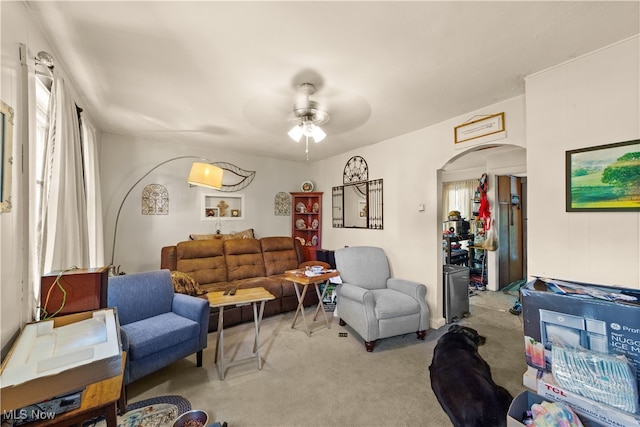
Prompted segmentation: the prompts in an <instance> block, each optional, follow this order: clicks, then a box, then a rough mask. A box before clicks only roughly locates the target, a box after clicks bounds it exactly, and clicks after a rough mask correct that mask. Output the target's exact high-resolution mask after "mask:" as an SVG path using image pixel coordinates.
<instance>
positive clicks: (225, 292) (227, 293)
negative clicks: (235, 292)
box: [222, 289, 230, 295]
mask: <svg viewBox="0 0 640 427" xmlns="http://www.w3.org/2000/svg"><path fill="white" fill-rule="evenodd" d="M229 291H230V289H225V291H224V293H223V294H222V295H229Z"/></svg>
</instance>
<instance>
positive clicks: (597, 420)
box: [538, 374, 640, 427]
mask: <svg viewBox="0 0 640 427" xmlns="http://www.w3.org/2000/svg"><path fill="white" fill-rule="evenodd" d="M538 395H539V396H542V397H543V398H544V399H546V400H549V401H552V402H565V403H566V404H567V405H569V406H570V407H571V409H573V411H574V412H575V413H576V414H577V415H578V417H579V418H580V420H581V421H582V423H583V424H584V425H585V426H588V425H597V426H600V425H601V426H608V427H620V426H624V427H640V418H639V417H638V416H637V415H632V414H629V413H627V412H623V411H620V410H617V409H615V408H613V407H612V406H609V405H605V404H604V403H600V402H595V401H593V400H591V399H587V398H586V397H583V396H580V395H578V394H576V393H571V392H570V391H568V390H564V389H563V388H562V387H560V386H559V385H557V384H555V383H554V381H553V377H552V376H551V375H550V374H545V375H544V376H543V377H542V378H541V379H540V380H538Z"/></svg>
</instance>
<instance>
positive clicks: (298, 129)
mask: <svg viewBox="0 0 640 427" xmlns="http://www.w3.org/2000/svg"><path fill="white" fill-rule="evenodd" d="M302 133H303V132H302V126H300V125H295V126H294V127H292V128H291V130H290V131H289V138H291V139H293V140H294V141H295V142H300V139H301V138H302Z"/></svg>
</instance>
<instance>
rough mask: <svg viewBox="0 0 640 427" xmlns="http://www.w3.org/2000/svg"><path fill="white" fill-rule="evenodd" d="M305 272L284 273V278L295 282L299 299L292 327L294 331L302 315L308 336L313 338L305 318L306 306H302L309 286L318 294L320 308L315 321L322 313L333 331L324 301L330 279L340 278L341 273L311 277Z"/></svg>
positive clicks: (291, 271) (335, 272) (317, 308)
mask: <svg viewBox="0 0 640 427" xmlns="http://www.w3.org/2000/svg"><path fill="white" fill-rule="evenodd" d="M305 271H306V270H303V269H298V270H287V271H285V272H284V278H285V279H286V280H289V281H290V282H293V287H294V288H295V291H296V296H297V297H298V308H297V309H296V314H295V316H294V317H293V324H292V325H291V328H292V329H293V328H294V327H295V326H296V321H297V320H298V314H299V313H300V314H302V322H303V323H304V326H305V329H306V331H307V336H311V329H310V328H309V324H308V323H307V319H306V318H305V317H304V305H303V304H302V303H303V301H304V297H305V296H306V295H307V290H308V289H309V286H311V285H313V286H314V287H315V289H316V294H318V306H317V307H316V312H315V315H314V316H313V321H314V322H315V321H316V319H317V318H318V313H319V312H320V311H322V315H323V316H324V322H325V324H326V325H327V329H331V324H330V323H329V319H328V318H327V313H325V310H324V303H323V302H322V300H323V299H324V296H325V294H326V293H327V289H328V288H329V286H328V285H329V279H331V278H332V277H337V276H339V275H340V273H339V272H338V271H337V270H325V271H323V272H322V273H320V274H317V275H314V276H311V277H309V276H307V275H306V274H305ZM323 283H324V284H325V287H324V289H323V290H322V292H320V285H321V284H323ZM300 286H303V289H302V293H300Z"/></svg>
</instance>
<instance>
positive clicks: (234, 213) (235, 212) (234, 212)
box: [231, 209, 240, 218]
mask: <svg viewBox="0 0 640 427" xmlns="http://www.w3.org/2000/svg"><path fill="white" fill-rule="evenodd" d="M231 216H232V217H233V218H238V217H239V216H240V209H231Z"/></svg>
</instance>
